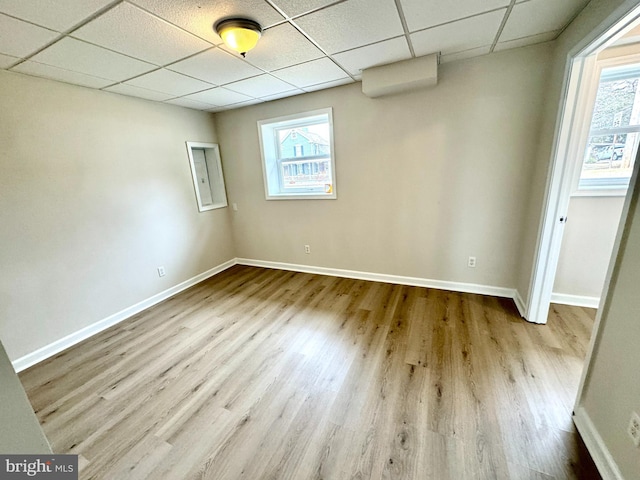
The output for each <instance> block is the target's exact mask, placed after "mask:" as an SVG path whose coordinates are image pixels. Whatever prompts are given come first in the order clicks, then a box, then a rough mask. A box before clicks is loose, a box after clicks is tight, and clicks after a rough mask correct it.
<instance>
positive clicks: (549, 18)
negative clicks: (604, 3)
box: [498, 0, 588, 42]
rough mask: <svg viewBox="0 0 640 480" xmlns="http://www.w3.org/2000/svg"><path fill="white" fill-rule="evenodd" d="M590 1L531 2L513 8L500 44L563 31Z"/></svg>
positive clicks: (544, 0)
mask: <svg viewBox="0 0 640 480" xmlns="http://www.w3.org/2000/svg"><path fill="white" fill-rule="evenodd" d="M587 3H588V0H562V1H558V0H530V1H529V2H525V3H520V4H517V5H515V6H514V7H513V9H512V10H511V14H510V15H509V18H508V19H507V23H506V24H505V26H504V29H503V30H502V35H500V38H499V39H498V41H499V42H506V41H508V40H514V39H516V38H523V37H529V36H531V35H537V34H539V33H545V32H551V31H554V30H561V29H562V28H564V27H565V26H566V25H567V24H568V23H569V21H571V19H573V17H574V16H575V15H577V14H578V12H580V10H582V9H583V8H584V6H585V5H586V4H587Z"/></svg>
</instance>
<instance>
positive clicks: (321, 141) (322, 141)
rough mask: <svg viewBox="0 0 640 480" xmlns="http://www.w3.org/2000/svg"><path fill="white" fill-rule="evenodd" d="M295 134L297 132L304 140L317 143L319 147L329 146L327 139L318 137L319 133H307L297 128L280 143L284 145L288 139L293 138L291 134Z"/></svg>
mask: <svg viewBox="0 0 640 480" xmlns="http://www.w3.org/2000/svg"><path fill="white" fill-rule="evenodd" d="M293 132H296V133H297V134H298V135H302V136H303V137H304V138H306V139H307V140H308V142H309V143H317V144H318V145H326V146H329V141H328V140H327V139H325V138H324V137H322V136H321V135H318V134H317V133H313V132H305V131H303V130H299V129H297V128H294V129H292V130H291V131H290V132H289V133H288V134H287V136H286V137H284V138H283V139H282V141H281V142H280V143H284V142H285V140H286V139H287V138H289V136H291V134H292V133H293Z"/></svg>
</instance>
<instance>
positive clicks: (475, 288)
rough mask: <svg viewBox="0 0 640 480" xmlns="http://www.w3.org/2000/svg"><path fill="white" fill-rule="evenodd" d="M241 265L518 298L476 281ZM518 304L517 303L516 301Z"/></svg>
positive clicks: (282, 265) (240, 260)
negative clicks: (450, 280) (452, 280)
mask: <svg viewBox="0 0 640 480" xmlns="http://www.w3.org/2000/svg"><path fill="white" fill-rule="evenodd" d="M236 263H238V264H239V265H247V266H251V267H263V268H275V269H277V270H290V271H293V272H303V273H316V274H318V275H329V276H332V277H343V278H354V279H356V280H370V281H373V282H384V283H397V284H399V285H409V286H412V287H427V288H436V289H438V290H450V291H453V292H463V293H477V294H480V295H491V296H494V297H503V298H511V299H515V298H516V294H517V292H516V290H515V289H513V288H505V287H493V286H490V285H480V284H476V283H462V282H449V281H445V280H432V279H429V278H418V277H404V276H400V275H388V274H385V273H370V272H360V271H357V270H342V269H339V268H326V267H314V266H311V265H299V264H295V263H281V262H269V261H265V260H253V259H250V258H236ZM516 305H517V303H516Z"/></svg>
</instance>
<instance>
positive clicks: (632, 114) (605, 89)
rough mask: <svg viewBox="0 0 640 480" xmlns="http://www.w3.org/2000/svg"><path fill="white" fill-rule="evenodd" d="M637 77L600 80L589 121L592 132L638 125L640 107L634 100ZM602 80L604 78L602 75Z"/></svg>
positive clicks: (636, 90) (639, 122) (636, 89)
mask: <svg viewBox="0 0 640 480" xmlns="http://www.w3.org/2000/svg"><path fill="white" fill-rule="evenodd" d="M639 77H640V75H638V76H635V77H632V78H626V79H624V80H615V81H606V80H605V81H602V80H601V82H600V85H598V96H597V97H596V104H595V107H594V109H593V118H592V120H591V130H592V131H593V130H601V129H605V128H618V127H626V126H629V125H640V108H639V107H640V106H639V105H637V103H638V102H637V100H636V97H637V96H638V95H637V92H638V79H639ZM603 78H606V77H605V76H604V75H603Z"/></svg>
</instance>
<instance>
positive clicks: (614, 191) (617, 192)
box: [571, 187, 627, 197]
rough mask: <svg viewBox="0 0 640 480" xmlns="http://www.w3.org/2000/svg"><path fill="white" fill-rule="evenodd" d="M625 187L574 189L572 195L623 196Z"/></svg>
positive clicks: (625, 190)
mask: <svg viewBox="0 0 640 480" xmlns="http://www.w3.org/2000/svg"><path fill="white" fill-rule="evenodd" d="M626 195H627V187H624V188H585V189H581V190H575V191H574V192H573V193H571V196H572V197H625V196H626Z"/></svg>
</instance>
